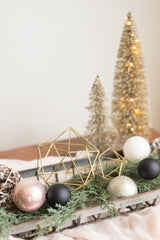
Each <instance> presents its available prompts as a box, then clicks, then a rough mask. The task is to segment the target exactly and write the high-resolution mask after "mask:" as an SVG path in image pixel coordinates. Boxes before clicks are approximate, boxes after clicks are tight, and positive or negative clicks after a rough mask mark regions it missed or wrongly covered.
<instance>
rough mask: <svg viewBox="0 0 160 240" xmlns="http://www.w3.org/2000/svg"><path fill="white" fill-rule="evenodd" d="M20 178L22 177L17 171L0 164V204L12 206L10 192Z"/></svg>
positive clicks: (6, 206) (7, 206)
mask: <svg viewBox="0 0 160 240" xmlns="http://www.w3.org/2000/svg"><path fill="white" fill-rule="evenodd" d="M20 180H22V177H21V176H20V174H19V173H18V172H15V171H13V170H12V169H11V168H9V167H6V166H4V165H0V206H3V207H5V208H9V207H11V206H12V204H13V203H12V200H11V192H12V190H13V188H14V186H15V184H16V183H18V182H19V181H20Z"/></svg>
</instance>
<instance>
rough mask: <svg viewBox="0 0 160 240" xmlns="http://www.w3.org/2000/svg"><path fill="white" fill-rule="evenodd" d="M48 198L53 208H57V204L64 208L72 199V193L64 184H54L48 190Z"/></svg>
mask: <svg viewBox="0 0 160 240" xmlns="http://www.w3.org/2000/svg"><path fill="white" fill-rule="evenodd" d="M46 198H47V202H48V204H49V205H50V206H51V207H52V208H55V205H56V203H57V204H61V205H62V206H64V205H66V203H67V202H68V201H69V199H70V198H71V191H70V190H69V188H68V187H67V186H66V185H64V184H54V185H52V186H51V187H50V188H49V189H48V191H47V194H46Z"/></svg>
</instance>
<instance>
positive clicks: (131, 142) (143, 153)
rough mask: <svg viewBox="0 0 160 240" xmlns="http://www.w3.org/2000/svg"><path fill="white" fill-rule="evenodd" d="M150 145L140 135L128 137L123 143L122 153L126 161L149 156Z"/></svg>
mask: <svg viewBox="0 0 160 240" xmlns="http://www.w3.org/2000/svg"><path fill="white" fill-rule="evenodd" d="M150 151H151V147H150V145H149V143H148V142H147V140H146V139H145V138H143V137H140V136H134V137H130V138H128V140H127V141H126V142H125V143H124V145H123V153H124V156H125V158H126V159H127V160H128V161H134V160H139V161H140V160H142V159H143V158H146V157H148V156H149V154H150Z"/></svg>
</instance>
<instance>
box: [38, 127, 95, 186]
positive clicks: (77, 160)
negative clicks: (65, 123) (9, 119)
mask: <svg viewBox="0 0 160 240" xmlns="http://www.w3.org/2000/svg"><path fill="white" fill-rule="evenodd" d="M98 156H99V150H98V149H97V148H96V147H95V146H94V145H93V144H91V143H90V142H89V141H88V140H87V139H85V138H84V137H83V136H82V135H80V134H79V133H78V132H77V131H76V130H75V129H73V128H71V127H70V128H67V129H66V130H64V131H63V132H61V133H59V134H58V135H56V136H54V137H52V138H50V139H48V140H46V141H44V142H42V143H40V144H39V145H38V160H37V164H38V166H37V167H38V168H37V175H38V176H39V177H40V178H41V179H42V180H43V181H44V182H45V183H46V184H48V185H52V184H55V183H60V184H65V185H70V186H72V187H74V189H76V190H77V189H79V188H81V187H83V186H85V185H87V184H88V183H89V182H90V181H91V180H92V179H93V178H94V177H95V167H96V162H97V160H98ZM48 159H49V160H50V164H51V162H52V164H53V167H52V169H50V168H48V167H46V163H47V161H48ZM47 168H48V169H49V170H47Z"/></svg>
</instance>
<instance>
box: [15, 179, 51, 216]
mask: <svg viewBox="0 0 160 240" xmlns="http://www.w3.org/2000/svg"><path fill="white" fill-rule="evenodd" d="M45 196H46V192H45V188H44V186H43V184H42V183H41V182H39V181H38V180H36V179H33V178H25V179H23V180H22V181H20V182H19V183H17V184H16V186H15V188H14V190H13V193H12V200H13V202H14V204H15V206H16V207H17V208H18V209H20V210H21V211H24V212H32V211H35V210H37V209H39V208H40V207H41V206H42V205H43V203H44V201H45Z"/></svg>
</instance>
